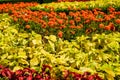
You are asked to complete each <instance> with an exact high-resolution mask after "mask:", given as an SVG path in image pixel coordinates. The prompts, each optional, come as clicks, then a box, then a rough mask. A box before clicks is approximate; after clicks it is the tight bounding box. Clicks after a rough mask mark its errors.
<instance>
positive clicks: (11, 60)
mask: <svg viewBox="0 0 120 80" xmlns="http://www.w3.org/2000/svg"><path fill="white" fill-rule="evenodd" d="M37 5H38V4H37V3H23V2H21V3H16V4H11V3H8V4H0V13H1V14H0V64H1V65H3V66H5V67H2V66H0V77H2V78H3V77H6V76H8V78H9V79H12V80H14V79H13V78H18V79H17V80H21V79H23V78H24V79H27V78H29V79H30V80H32V79H34V80H36V79H37V78H38V79H44V80H47V79H48V78H49V79H51V80H53V79H54V80H57V79H60V80H61V79H63V80H67V79H68V80H70V79H71V80H79V79H81V80H82V79H83V78H84V79H85V80H93V79H96V80H101V78H102V79H104V80H119V79H120V78H119V77H120V71H119V69H120V54H119V53H120V33H119V31H120V28H119V27H120V11H119V9H117V8H115V7H113V6H109V7H108V8H107V11H104V10H103V9H102V8H94V9H92V10H90V9H85V10H78V11H71V10H70V11H69V12H68V13H67V12H57V11H54V8H51V11H42V10H41V9H38V10H36V9H34V10H33V9H32V10H31V8H30V7H29V6H31V7H35V6H37ZM106 33H107V34H106ZM108 33H109V34H108ZM43 65H46V66H47V68H48V69H47V70H46V66H45V68H44V67H43ZM6 67H7V68H6ZM8 68H10V69H8ZM26 68H27V69H26ZM51 68H52V69H51ZM33 69H34V70H35V71H34V70H33ZM49 69H50V70H49ZM11 70H12V71H11ZM32 71H33V72H32ZM36 71H37V72H36ZM44 71H45V72H44ZM89 73H90V74H89ZM96 73H97V74H96ZM36 75H37V77H36ZM49 79H48V80H49ZM84 79H83V80H84Z"/></svg>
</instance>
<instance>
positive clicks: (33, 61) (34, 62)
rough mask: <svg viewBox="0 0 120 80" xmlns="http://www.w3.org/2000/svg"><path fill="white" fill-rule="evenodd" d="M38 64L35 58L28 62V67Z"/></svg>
mask: <svg viewBox="0 0 120 80" xmlns="http://www.w3.org/2000/svg"><path fill="white" fill-rule="evenodd" d="M38 64H39V61H38V59H37V58H36V57H34V58H32V59H31V60H30V65H31V66H35V65H38Z"/></svg>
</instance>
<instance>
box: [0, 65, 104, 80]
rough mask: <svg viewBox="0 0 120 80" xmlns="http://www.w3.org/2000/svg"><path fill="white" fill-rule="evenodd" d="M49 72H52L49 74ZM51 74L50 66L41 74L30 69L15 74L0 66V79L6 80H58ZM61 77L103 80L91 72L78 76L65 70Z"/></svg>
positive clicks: (76, 79)
mask: <svg viewBox="0 0 120 80" xmlns="http://www.w3.org/2000/svg"><path fill="white" fill-rule="evenodd" d="M48 70H50V71H49V72H48ZM50 72H51V67H50V66H49V65H43V68H42V72H40V73H38V72H37V71H35V70H33V69H30V68H25V69H23V70H21V69H20V70H17V71H15V72H13V71H11V70H10V69H8V68H5V67H3V66H2V65H0V77H1V78H2V79H6V80H7V79H8V80H57V79H56V78H55V77H52V76H51V75H50V74H51V73H50ZM61 75H63V77H59V79H63V80H68V79H72V80H80V79H81V80H103V79H102V78H101V77H99V76H98V74H93V75H91V73H90V72H85V73H84V74H78V73H76V72H70V71H68V70H65V71H64V72H63V74H61ZM57 78H58V77H57Z"/></svg>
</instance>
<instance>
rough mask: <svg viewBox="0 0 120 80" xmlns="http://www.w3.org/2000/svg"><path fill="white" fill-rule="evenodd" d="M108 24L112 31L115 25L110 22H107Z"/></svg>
mask: <svg viewBox="0 0 120 80" xmlns="http://www.w3.org/2000/svg"><path fill="white" fill-rule="evenodd" d="M109 26H110V29H111V30H112V31H115V26H114V24H113V23H112V22H110V23H109Z"/></svg>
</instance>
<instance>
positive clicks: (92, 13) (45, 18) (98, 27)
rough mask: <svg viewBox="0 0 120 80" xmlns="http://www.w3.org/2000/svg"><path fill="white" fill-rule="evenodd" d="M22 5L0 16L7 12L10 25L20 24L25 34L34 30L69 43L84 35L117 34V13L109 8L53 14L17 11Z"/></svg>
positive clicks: (27, 9) (53, 12)
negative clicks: (9, 17) (10, 18)
mask: <svg viewBox="0 0 120 80" xmlns="http://www.w3.org/2000/svg"><path fill="white" fill-rule="evenodd" d="M9 5H10V6H11V5H12V4H8V6H9ZM21 5H22V3H21V4H19V5H17V6H18V8H17V9H16V8H15V9H14V5H12V6H13V8H12V10H11V9H9V8H5V9H3V8H4V7H3V8H1V13H2V12H6V10H8V11H7V12H8V13H9V15H10V16H12V17H13V20H14V21H13V22H16V23H20V24H21V25H20V26H19V27H20V28H23V29H27V30H28V31H32V30H34V31H35V32H37V33H40V34H41V35H44V36H45V35H51V34H54V35H56V36H58V37H60V38H63V39H67V40H69V39H74V38H75V37H76V36H80V35H83V34H85V35H89V34H94V33H103V32H105V33H109V32H111V31H120V16H119V15H120V11H117V10H116V9H115V8H113V7H111V6H110V7H109V8H108V9H107V12H104V11H102V9H100V8H94V9H93V10H88V9H86V10H78V11H75V12H73V11H70V12H68V13H66V12H59V13H58V12H55V11H50V12H45V11H31V10H30V9H29V8H27V6H25V7H20V6H21ZM35 5H36V4H35ZM35 5H33V6H35ZM28 6H29V5H28ZM31 6H32V5H31ZM66 35H67V36H66Z"/></svg>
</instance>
